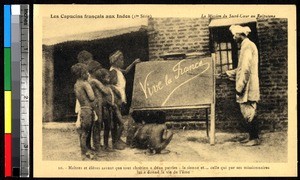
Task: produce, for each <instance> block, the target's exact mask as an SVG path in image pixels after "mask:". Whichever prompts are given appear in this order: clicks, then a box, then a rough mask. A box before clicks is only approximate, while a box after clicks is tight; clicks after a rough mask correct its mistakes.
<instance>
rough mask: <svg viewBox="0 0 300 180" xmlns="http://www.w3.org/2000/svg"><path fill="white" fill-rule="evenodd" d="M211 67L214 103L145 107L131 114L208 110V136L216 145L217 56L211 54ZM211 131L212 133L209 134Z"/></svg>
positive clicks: (133, 109) (132, 110)
mask: <svg viewBox="0 0 300 180" xmlns="http://www.w3.org/2000/svg"><path fill="white" fill-rule="evenodd" d="M211 66H212V77H213V78H212V79H213V93H212V94H213V96H212V101H211V103H209V104H201V105H191V106H183V107H178V106H174V107H172V106H169V107H145V108H132V107H130V114H131V113H132V112H134V111H149V110H161V111H163V110H171V109H174V110H175V109H176V110H180V109H199V110H200V109H206V127H207V135H208V137H209V141H210V145H214V144H215V124H216V123H215V92H216V78H215V75H216V74H215V72H216V70H215V54H214V53H212V54H211ZM208 109H210V128H208V114H207V111H208ZM208 129H210V132H208Z"/></svg>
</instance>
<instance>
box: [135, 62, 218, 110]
mask: <svg viewBox="0 0 300 180" xmlns="http://www.w3.org/2000/svg"><path fill="white" fill-rule="evenodd" d="M213 84H214V82H213V67H212V58H211V57H208V58H199V59H184V60H167V61H148V62H141V63H139V64H137V65H136V70H135V76H134V84H133V96H132V103H131V108H132V109H133V110H135V109H151V108H153V109H157V108H161V109H164V108H186V107H191V106H201V105H210V104H211V103H212V102H213V97H214V96H213V95H214V94H213V93H214V87H213V86H214V85H213Z"/></svg>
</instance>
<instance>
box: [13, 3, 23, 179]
mask: <svg viewBox="0 0 300 180" xmlns="http://www.w3.org/2000/svg"><path fill="white" fill-rule="evenodd" d="M16 8H18V9H19V10H20V6H19V5H11V9H12V14H11V15H12V16H11V61H12V66H11V72H12V73H11V76H12V87H11V90H12V147H13V148H12V158H13V159H12V160H13V161H12V167H13V176H14V177H19V175H20V174H19V171H20V163H19V162H20V116H21V115H20V77H21V76H20V59H21V47H20V46H21V43H20V41H21V27H20V13H14V12H13V11H14V9H16Z"/></svg>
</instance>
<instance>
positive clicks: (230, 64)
mask: <svg viewBox="0 0 300 180" xmlns="http://www.w3.org/2000/svg"><path fill="white" fill-rule="evenodd" d="M241 26H249V27H250V29H251V33H250V34H249V36H248V37H249V39H250V40H251V41H253V42H254V43H255V44H256V45H257V30H256V22H250V23H245V24H241ZM229 27H230V25H228V26H214V27H210V43H211V52H213V53H215V55H216V73H218V74H219V73H224V72H225V71H227V70H229V69H234V68H236V67H237V65H238V56H239V51H240V47H239V45H238V44H237V43H236V42H235V41H234V40H233V35H232V34H231V32H230V31H229Z"/></svg>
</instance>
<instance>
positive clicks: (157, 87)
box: [139, 60, 210, 106]
mask: <svg viewBox="0 0 300 180" xmlns="http://www.w3.org/2000/svg"><path fill="white" fill-rule="evenodd" d="M184 61H186V60H181V61H179V62H178V63H177V64H175V65H174V66H173V68H172V70H173V72H174V74H175V75H174V76H173V77H172V76H169V75H168V74H165V82H162V81H158V82H156V83H155V82H152V85H151V86H150V85H149V82H148V77H149V76H150V75H151V74H152V73H153V72H154V71H150V72H149V73H148V74H147V76H146V77H145V79H144V80H143V82H141V81H140V82H139V84H140V86H141V88H142V90H143V93H144V96H145V98H146V99H148V97H151V96H152V95H154V94H156V93H159V92H160V91H161V90H163V89H164V87H166V86H169V85H171V84H172V83H173V82H175V81H176V80H177V79H179V78H180V77H181V76H183V75H184V74H186V73H189V72H191V71H193V70H196V69H199V68H200V67H202V66H204V67H205V69H202V71H200V72H198V73H197V74H195V75H194V76H192V77H190V78H189V79H187V80H185V81H184V82H182V83H180V84H179V85H177V86H176V87H175V88H174V89H173V90H172V91H171V92H170V93H169V94H168V96H167V97H166V99H165V100H164V101H163V103H162V106H164V105H165V104H166V102H167V101H168V100H169V98H170V96H171V95H172V94H173V93H174V92H175V91H176V90H177V89H179V88H180V87H181V86H183V85H185V84H187V83H188V82H189V81H191V80H193V79H194V78H196V77H198V76H200V75H201V74H203V73H205V72H206V71H207V70H208V69H209V67H210V64H209V63H207V62H206V63H203V61H202V60H200V61H198V62H195V63H193V64H190V65H188V66H182V62H184Z"/></svg>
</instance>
